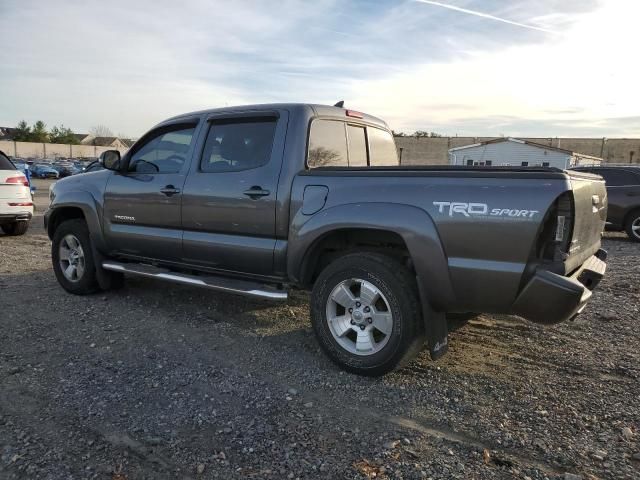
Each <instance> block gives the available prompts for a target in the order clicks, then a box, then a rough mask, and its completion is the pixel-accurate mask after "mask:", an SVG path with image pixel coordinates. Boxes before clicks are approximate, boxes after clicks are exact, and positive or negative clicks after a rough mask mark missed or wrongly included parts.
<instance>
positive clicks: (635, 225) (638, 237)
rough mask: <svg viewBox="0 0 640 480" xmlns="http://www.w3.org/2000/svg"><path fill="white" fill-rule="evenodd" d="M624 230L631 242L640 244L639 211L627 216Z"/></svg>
mask: <svg viewBox="0 0 640 480" xmlns="http://www.w3.org/2000/svg"><path fill="white" fill-rule="evenodd" d="M625 230H626V231H627V235H629V238H630V239H631V240H633V241H634V242H640V210H634V211H633V212H631V213H630V214H629V216H628V217H627V223H626V225H625Z"/></svg>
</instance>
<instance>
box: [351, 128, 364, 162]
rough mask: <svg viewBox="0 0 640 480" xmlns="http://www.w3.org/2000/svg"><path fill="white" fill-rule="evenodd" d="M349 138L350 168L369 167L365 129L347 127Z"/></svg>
mask: <svg viewBox="0 0 640 480" xmlns="http://www.w3.org/2000/svg"><path fill="white" fill-rule="evenodd" d="M347 138H348V139H349V166H350V167H366V166H367V138H366V137H365V133H364V127H359V126H356V125H347Z"/></svg>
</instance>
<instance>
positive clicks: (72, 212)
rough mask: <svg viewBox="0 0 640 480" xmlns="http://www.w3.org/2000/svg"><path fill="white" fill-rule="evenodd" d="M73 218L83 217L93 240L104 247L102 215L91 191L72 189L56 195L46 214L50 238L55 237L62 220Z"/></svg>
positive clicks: (99, 246) (46, 224)
mask: <svg viewBox="0 0 640 480" xmlns="http://www.w3.org/2000/svg"><path fill="white" fill-rule="evenodd" d="M73 218H81V219H83V220H84V221H85V222H86V224H87V228H88V229H89V235H90V238H91V241H92V242H93V244H94V245H95V246H96V247H98V248H99V249H102V247H103V245H104V243H103V239H102V228H101V221H100V215H99V213H98V208H97V206H96V202H95V199H94V198H93V196H92V195H91V194H90V193H89V192H82V191H71V192H65V193H61V194H59V195H58V196H56V198H55V200H54V202H53V203H52V204H51V205H50V206H49V210H48V211H47V213H46V214H45V228H46V230H47V235H48V236H49V238H50V239H53V236H54V234H55V231H56V229H57V228H58V226H60V224H61V223H62V222H64V221H65V220H69V219H73Z"/></svg>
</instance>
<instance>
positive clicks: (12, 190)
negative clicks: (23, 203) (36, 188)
mask: <svg viewBox="0 0 640 480" xmlns="http://www.w3.org/2000/svg"><path fill="white" fill-rule="evenodd" d="M9 179H13V180H14V181H17V180H18V179H24V174H23V173H22V172H19V171H17V170H0V198H3V199H7V200H10V199H12V198H21V199H22V198H29V188H28V187H25V186H24V185H23V184H22V183H8V180H9Z"/></svg>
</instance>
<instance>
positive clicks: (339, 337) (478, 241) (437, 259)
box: [45, 104, 607, 375]
mask: <svg viewBox="0 0 640 480" xmlns="http://www.w3.org/2000/svg"><path fill="white" fill-rule="evenodd" d="M102 162H103V166H104V167H105V170H104V171H101V172H96V173H93V174H91V175H78V176H74V177H69V178H65V179H62V180H60V181H59V182H57V183H56V184H55V185H54V186H53V188H52V191H51V200H52V201H51V205H50V207H49V209H48V210H47V212H46V213H45V226H46V229H47V232H48V235H49V238H51V239H52V250H51V251H52V263H53V269H54V272H55V275H56V278H57V279H58V282H59V283H60V285H61V286H62V287H63V288H64V289H66V290H67V291H68V292H71V293H74V294H88V293H91V292H95V291H97V290H99V289H109V288H116V287H118V286H120V285H121V284H122V281H123V274H124V273H127V274H132V275H141V276H147V277H152V278H156V279H162V280H168V281H172V282H177V283H183V284H188V285H199V286H201V287H208V288H211V289H213V290H219V291H223V292H227V293H236V294H240V295H247V296H251V297H257V298H262V299H269V300H284V299H286V298H287V289H288V288H290V287H297V288H301V289H307V290H311V291H312V294H311V303H310V309H311V320H312V324H313V328H314V331H315V334H316V336H317V338H318V341H319V343H320V345H321V346H322V348H323V350H324V351H325V352H326V353H327V354H328V356H329V357H330V358H331V359H332V360H333V361H335V362H336V363H337V364H339V365H341V366H342V367H343V368H345V369H346V370H349V371H351V372H355V373H359V374H364V375H381V374H384V373H386V372H389V371H391V370H393V369H395V368H397V367H399V366H400V365H402V364H404V363H405V362H407V361H408V360H410V359H411V358H413V357H414V356H415V355H416V354H417V352H418V351H420V349H421V348H422V346H423V343H424V340H425V338H426V340H427V343H428V346H429V350H430V353H431V356H432V358H438V357H439V356H441V355H443V354H444V353H445V352H446V350H447V343H448V342H447V320H446V314H447V313H449V312H460V313H462V312H494V313H512V314H517V315H520V316H523V317H525V318H528V319H530V320H532V321H535V322H541V323H555V322H560V321H563V320H567V319H570V318H573V317H575V316H576V315H577V314H578V313H580V312H581V311H582V310H583V308H584V307H585V306H586V304H587V302H588V300H589V298H590V297H591V290H592V289H593V288H595V286H596V285H597V284H598V282H599V281H600V279H601V278H602V277H603V275H604V272H605V268H606V264H605V259H606V252H605V251H604V250H602V249H601V248H600V240H601V232H602V229H603V227H604V222H605V217H606V212H607V207H606V192H605V186H604V181H602V179H601V178H600V177H598V176H596V175H590V174H587V173H583V172H575V171H574V172H565V171H562V170H559V169H555V168H543V167H538V168H535V167H525V168H522V167H514V168H509V167H486V168H482V169H478V168H474V167H456V166H432V167H414V166H399V161H398V155H397V150H396V146H395V144H394V139H393V135H392V133H391V130H390V129H389V128H388V127H387V125H386V124H385V123H384V122H383V121H382V120H379V119H377V118H375V117H372V116H370V115H365V114H362V113H359V112H354V111H352V110H345V109H343V108H339V107H328V106H321V105H301V104H278V105H254V106H246V107H230V108H223V109H217V110H209V111H202V112H195V113H190V114H185V115H181V116H178V117H174V118H172V119H169V120H167V121H165V122H163V123H161V124H159V125H157V126H156V127H154V128H153V129H152V130H151V131H149V132H148V133H147V134H146V135H145V136H144V137H142V138H141V139H140V140H139V141H138V142H137V143H136V145H134V147H132V148H131V149H130V150H129V151H128V152H127V153H126V154H125V155H124V156H123V157H120V154H119V153H118V152H117V151H116V150H111V151H109V152H108V153H107V154H105V155H103V157H102Z"/></svg>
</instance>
